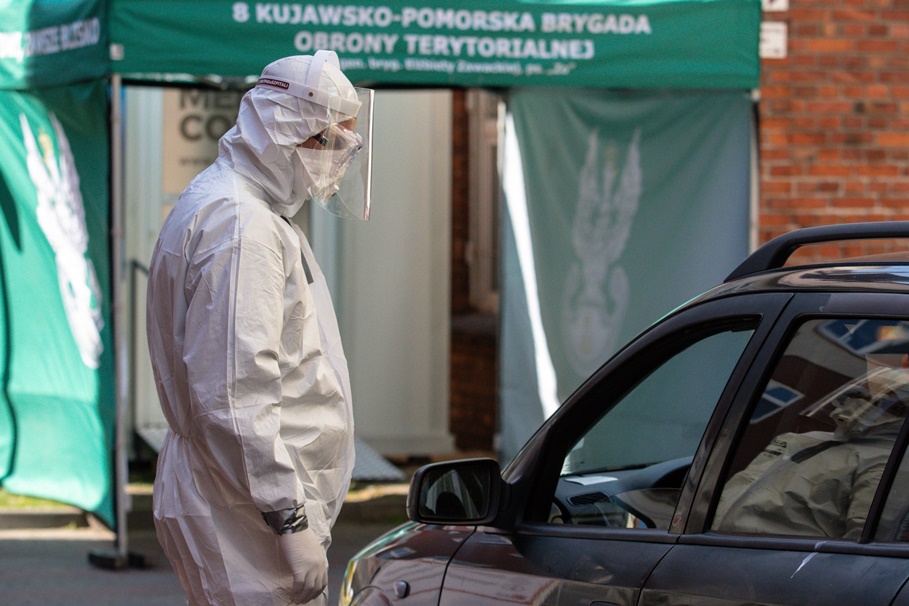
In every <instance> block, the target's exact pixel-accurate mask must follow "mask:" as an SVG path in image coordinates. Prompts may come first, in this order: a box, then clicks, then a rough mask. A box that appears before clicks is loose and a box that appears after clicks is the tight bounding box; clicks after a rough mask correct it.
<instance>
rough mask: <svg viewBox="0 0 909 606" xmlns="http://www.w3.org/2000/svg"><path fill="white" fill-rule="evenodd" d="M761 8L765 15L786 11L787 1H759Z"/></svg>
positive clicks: (787, 7) (787, 8)
mask: <svg viewBox="0 0 909 606" xmlns="http://www.w3.org/2000/svg"><path fill="white" fill-rule="evenodd" d="M761 8H763V9H764V12H765V13H771V12H782V11H788V10H789V0H761Z"/></svg>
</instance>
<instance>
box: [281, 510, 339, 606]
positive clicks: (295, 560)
mask: <svg viewBox="0 0 909 606" xmlns="http://www.w3.org/2000/svg"><path fill="white" fill-rule="evenodd" d="M278 545H280V546H281V551H282V552H283V553H284V559H285V560H287V564H288V566H290V570H291V572H293V575H294V586H293V588H292V589H291V590H290V598H291V599H292V600H293V601H294V603H295V604H305V603H306V602H309V601H310V600H314V599H315V598H317V597H319V594H321V593H322V591H323V590H324V589H325V587H326V585H328V559H327V558H326V557H325V550H324V549H323V548H322V544H321V543H319V539H318V538H316V535H315V533H313V531H312V528H307V529H306V530H302V531H300V532H295V533H293V534H282V535H278Z"/></svg>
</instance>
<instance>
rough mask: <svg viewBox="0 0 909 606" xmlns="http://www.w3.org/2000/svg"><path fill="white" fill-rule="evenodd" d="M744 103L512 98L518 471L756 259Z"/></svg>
mask: <svg viewBox="0 0 909 606" xmlns="http://www.w3.org/2000/svg"><path fill="white" fill-rule="evenodd" d="M751 112H752V101H751V99H750V98H749V96H748V95H747V94H745V93H743V92H714V93H705V92H683V91H678V92H673V93H672V94H660V93H650V92H642V91H628V92H615V91H556V90H552V89H550V90H521V91H513V92H512V93H511V94H510V96H509V101H508V120H507V121H506V137H505V149H504V154H505V168H504V174H503V187H504V189H505V197H506V201H507V204H506V213H505V225H504V231H503V234H502V242H503V244H502V253H501V254H502V257H503V261H502V263H503V271H502V280H503V282H502V285H501V291H500V292H501V297H502V299H501V300H502V305H503V308H502V310H501V344H500V356H501V357H500V361H501V373H500V390H499V393H500V401H501V409H500V410H501V418H500V431H501V448H502V454H503V456H505V457H506V458H507V457H510V456H511V455H514V454H515V452H516V451H517V449H518V448H519V447H520V445H521V444H523V443H524V441H525V440H526V439H527V438H528V437H529V436H530V434H531V433H532V432H533V431H534V430H535V429H536V427H538V426H539V425H540V423H541V422H542V421H543V419H544V418H545V417H546V416H548V415H549V414H551V413H552V412H553V411H554V410H555V408H556V407H558V406H559V404H560V403H561V402H563V401H564V400H565V398H567V397H568V396H569V395H570V394H571V393H572V392H573V391H574V390H575V389H576V388H577V387H578V386H579V385H580V384H581V382H582V381H583V380H584V379H585V378H587V377H588V376H589V375H590V374H592V373H593V372H594V371H595V370H596V369H597V368H598V367H599V366H601V365H602V364H603V363H605V362H606V360H607V359H608V358H609V357H610V356H611V355H612V354H613V353H615V352H616V351H617V349H618V348H619V347H620V346H622V345H623V344H624V343H626V342H627V341H628V340H630V339H631V338H632V337H634V335H636V334H637V333H638V332H639V331H641V330H643V329H644V328H645V327H646V326H647V325H648V324H650V323H652V322H653V321H655V320H656V319H658V318H659V317H660V316H662V315H663V314H665V313H667V312H669V311H670V310H671V309H673V308H674V307H676V306H678V305H680V304H681V303H683V302H684V301H686V300H687V299H689V298H691V297H693V296H695V295H696V294H698V293H700V292H701V291H703V290H705V289H707V288H709V287H710V286H712V285H714V284H716V283H718V282H719V281H721V280H722V279H723V277H724V276H726V275H727V274H728V272H729V271H730V270H731V269H732V268H733V267H734V266H735V264H736V263H737V260H739V259H742V258H744V257H745V255H746V253H747V247H748V210H749V207H750V205H749V200H750V172H751V142H752V133H751V129H752V119H751V115H752V113H751Z"/></svg>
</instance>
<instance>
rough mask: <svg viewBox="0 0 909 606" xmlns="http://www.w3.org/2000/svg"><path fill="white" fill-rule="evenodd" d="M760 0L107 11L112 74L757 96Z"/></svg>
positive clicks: (166, 5)
mask: <svg viewBox="0 0 909 606" xmlns="http://www.w3.org/2000/svg"><path fill="white" fill-rule="evenodd" d="M760 22H761V5H760V2H759V0H614V1H612V2H593V1H588V2H578V1H577V0H561V1H559V0H539V1H536V2H531V1H526V0H510V1H502V2H496V3H490V2H488V1H487V0H461V1H459V2H457V3H454V2H450V1H448V2H443V1H440V0H435V1H429V2H421V3H412V2H409V0H388V1H386V2H382V3H371V2H370V3H365V2H364V3H359V4H334V3H299V2H233V1H225V0H197V1H195V2H172V1H171V0H115V1H114V2H113V4H112V9H111V38H112V42H113V44H114V49H115V50H114V52H113V54H114V58H115V61H114V62H113V70H114V71H116V72H119V73H123V74H126V75H128V76H130V77H136V78H146V79H166V78H168V77H173V76H174V75H176V74H186V75H190V76H205V75H219V76H224V77H232V78H244V77H254V76H257V75H258V74H259V73H260V72H261V71H262V68H263V67H264V66H265V65H266V64H268V63H269V62H271V61H273V60H275V59H278V58H280V57H284V56H287V55H297V54H312V53H313V52H314V51H316V50H318V49H329V50H334V51H336V52H337V53H338V54H339V55H340V57H341V61H342V68H343V69H344V72H345V73H346V74H347V75H348V76H349V77H350V79H351V80H352V81H354V82H358V83H361V84H372V83H375V84H400V85H420V86H430V85H441V86H487V87H512V86H574V87H598V88H641V87H649V88H653V87H658V88H711V89H713V88H754V87H757V86H758V80H759V70H760V62H759V58H758V34H759V29H760Z"/></svg>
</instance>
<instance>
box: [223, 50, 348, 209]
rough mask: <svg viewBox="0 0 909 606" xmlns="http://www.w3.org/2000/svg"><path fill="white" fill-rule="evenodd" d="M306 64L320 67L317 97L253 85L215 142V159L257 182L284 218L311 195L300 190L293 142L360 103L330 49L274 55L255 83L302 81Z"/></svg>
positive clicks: (337, 119) (342, 117)
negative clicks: (234, 119)
mask: <svg viewBox="0 0 909 606" xmlns="http://www.w3.org/2000/svg"><path fill="white" fill-rule="evenodd" d="M323 53H324V54H325V55H322V54H323ZM326 56H327V57H329V59H330V60H325V58H326ZM317 57H318V59H317ZM332 57H333V60H331V58H332ZM310 68H313V69H319V73H318V74H315V75H313V76H312V78H311V79H310V81H313V80H315V82H317V85H315V86H313V89H314V90H315V91H316V92H317V93H318V99H317V101H315V102H314V101H309V100H307V99H304V98H301V97H299V96H296V95H294V94H291V93H290V92H284V91H282V90H280V89H279V88H276V87H272V86H256V87H254V88H252V89H251V90H250V91H249V92H247V93H246V95H244V96H243V99H242V100H241V102H240V111H239V113H238V115H237V123H236V125H235V126H234V127H233V128H231V129H230V130H229V131H228V132H227V133H226V134H225V135H224V136H223V137H222V138H221V140H220V141H219V143H218V156H219V159H224V160H226V161H227V162H228V163H229V164H230V166H231V167H232V168H233V169H234V170H235V171H236V172H237V173H239V174H240V175H242V176H244V177H246V178H248V179H249V180H251V181H252V182H254V183H256V184H258V185H259V186H261V187H262V188H263V189H264V190H265V192H266V194H267V196H268V198H269V202H270V203H271V204H273V205H274V206H275V207H276V210H277V212H279V213H280V214H282V215H284V216H286V217H292V216H293V215H294V214H296V212H297V211H298V210H300V207H301V206H303V202H304V201H305V200H307V199H308V198H309V197H310V196H309V193H308V192H307V191H300V190H301V189H302V188H301V186H300V185H299V183H300V181H301V180H300V179H299V178H298V173H299V172H300V171H301V170H302V167H301V166H300V163H299V160H297V159H296V154H295V150H296V148H297V145H299V144H301V143H303V142H304V141H306V140H307V139H309V138H310V137H312V136H313V135H317V134H318V133H321V132H322V131H324V130H325V129H327V128H329V127H330V126H332V125H333V124H337V123H339V122H343V121H345V120H348V119H350V118H354V117H355V116H356V113H357V111H356V110H357V109H358V108H359V101H357V93H356V91H355V89H354V87H353V86H352V85H351V83H350V81H349V80H348V79H347V77H346V76H344V74H343V73H342V72H341V70H340V68H339V67H338V66H337V56H336V55H334V53H332V52H330V51H319V53H317V56H316V57H313V56H310V55H302V56H293V57H285V58H283V59H279V60H277V61H275V62H273V63H271V64H269V65H268V66H266V68H265V69H264V70H263V71H262V77H261V78H260V82H263V81H266V82H267V81H278V82H291V83H303V82H307V78H308V76H309V75H310V74H309V72H310ZM295 184H296V185H295Z"/></svg>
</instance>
